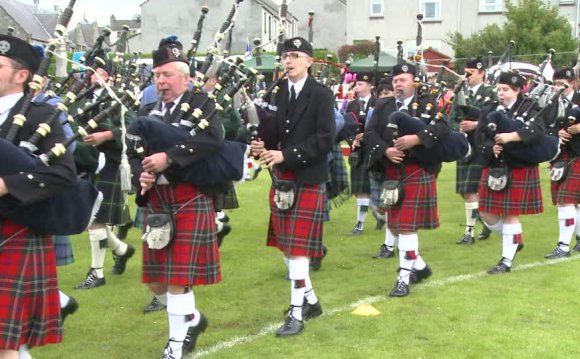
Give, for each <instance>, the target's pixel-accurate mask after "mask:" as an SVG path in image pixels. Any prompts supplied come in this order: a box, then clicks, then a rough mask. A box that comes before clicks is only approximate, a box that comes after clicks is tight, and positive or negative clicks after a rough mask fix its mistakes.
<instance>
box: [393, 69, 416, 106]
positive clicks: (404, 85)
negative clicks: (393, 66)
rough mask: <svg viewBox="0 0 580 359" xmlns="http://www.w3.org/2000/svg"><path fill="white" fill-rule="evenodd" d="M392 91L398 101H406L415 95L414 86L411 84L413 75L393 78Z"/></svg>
mask: <svg viewBox="0 0 580 359" xmlns="http://www.w3.org/2000/svg"><path fill="white" fill-rule="evenodd" d="M393 89H394V91H395V97H396V98H398V99H401V100H402V99H406V98H407V97H411V96H413V95H414V94H415V86H414V82H413V75H411V74H407V73H403V74H399V75H397V76H395V77H393Z"/></svg>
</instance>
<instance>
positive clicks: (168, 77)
mask: <svg viewBox="0 0 580 359" xmlns="http://www.w3.org/2000/svg"><path fill="white" fill-rule="evenodd" d="M153 73H154V74H155V86H156V88H157V94H158V95H159V98H160V99H161V101H163V102H164V103H168V102H170V101H173V100H175V99H176V98H178V97H179V96H181V95H182V94H184V93H185V91H187V86H188V84H189V75H188V74H183V73H181V72H180V71H179V69H178V68H177V63H176V62H169V63H167V64H163V65H160V66H157V67H156V68H155V69H153Z"/></svg>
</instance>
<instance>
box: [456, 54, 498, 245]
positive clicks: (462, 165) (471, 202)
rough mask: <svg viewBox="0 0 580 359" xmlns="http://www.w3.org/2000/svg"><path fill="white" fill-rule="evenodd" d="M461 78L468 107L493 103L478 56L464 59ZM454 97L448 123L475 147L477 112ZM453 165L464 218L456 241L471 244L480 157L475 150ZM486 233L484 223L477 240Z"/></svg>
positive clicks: (475, 212)
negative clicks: (459, 235)
mask: <svg viewBox="0 0 580 359" xmlns="http://www.w3.org/2000/svg"><path fill="white" fill-rule="evenodd" d="M465 77H466V78H467V86H468V88H469V90H468V91H467V96H466V103H467V105H468V106H473V107H475V108H478V109H481V108H482V107H483V106H484V105H485V104H487V103H490V102H497V94H496V93H495V92H494V89H493V87H492V86H490V85H488V84H486V83H485V82H484V81H485V66H484V64H483V61H482V60H481V59H479V58H477V59H474V60H470V61H468V62H467V64H466V65H465ZM457 99H458V97H457V96H456V97H455V98H454V99H453V103H452V107H451V114H450V116H449V123H450V124H451V126H452V127H453V128H454V129H456V130H459V131H461V132H463V133H465V134H467V138H468V140H469V144H470V145H471V147H472V148H475V138H474V133H475V128H476V127H477V117H476V116H477V115H473V114H471V113H470V111H468V109H469V108H470V107H467V108H466V109H462V108H460V107H459V106H458V104H457ZM474 117H475V118H474ZM456 168H457V170H456V177H455V181H456V185H455V192H456V193H458V194H459V195H461V197H463V201H464V205H465V221H466V222H465V223H466V225H465V232H464V233H463V237H461V239H460V240H459V241H458V242H457V244H473V243H475V239H474V236H475V222H476V220H477V218H478V214H477V208H478V207H479V204H478V201H479V199H478V197H477V193H478V192H479V184H480V183H481V172H482V170H483V167H482V165H481V156H480V155H479V154H478V153H473V155H472V156H471V158H467V159H465V160H460V161H457V167H456ZM489 235H490V231H489V229H488V228H487V227H485V225H484V226H483V230H482V232H481V234H480V235H479V236H478V239H487V238H489Z"/></svg>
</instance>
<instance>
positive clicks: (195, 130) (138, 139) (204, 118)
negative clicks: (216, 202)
mask: <svg viewBox="0 0 580 359" xmlns="http://www.w3.org/2000/svg"><path fill="white" fill-rule="evenodd" d="M240 2H241V0H236V2H235V4H234V6H233V8H232V11H231V12H230V14H229V15H228V18H227V19H226V21H225V22H224V24H223V25H222V27H221V28H220V31H219V32H218V34H217V35H216V37H215V38H216V42H215V43H214V44H213V45H214V46H213V47H211V49H210V51H208V55H207V57H206V59H205V61H204V63H203V64H202V66H201V69H200V70H199V71H197V72H196V80H195V81H194V82H193V84H192V85H193V86H192V88H191V89H190V90H189V91H188V92H186V93H185V94H184V95H183V97H182V101H181V103H180V104H179V109H178V110H177V109H176V110H174V112H175V111H177V115H176V116H174V114H172V116H171V117H172V122H171V124H168V123H166V122H164V121H163V120H161V118H160V115H161V113H160V111H159V110H158V109H159V108H160V106H161V102H160V101H159V102H158V103H157V104H156V105H155V107H154V108H153V110H152V111H151V112H150V113H149V116H139V117H137V118H136V119H135V120H134V121H132V123H131V124H130V126H129V127H128V129H127V135H126V138H127V140H128V142H129V143H130V149H129V150H130V151H131V153H132V156H134V157H143V156H146V155H148V154H152V153H159V152H164V151H166V150H167V149H169V148H172V147H174V146H176V145H177V144H179V143H181V142H184V141H186V140H187V139H188V138H190V137H193V136H196V135H197V134H199V133H201V132H202V131H203V130H204V129H206V128H208V127H209V126H210V121H219V119H217V118H216V117H217V114H218V113H219V112H221V111H224V110H225V109H226V108H227V107H228V106H230V105H232V101H233V97H234V96H235V94H236V93H238V91H240V89H241V88H242V87H244V86H246V85H248V84H249V83H251V82H252V81H253V80H254V77H255V75H256V73H257V72H256V71H255V70H254V69H245V71H244V69H243V68H242V60H241V59H237V60H235V62H233V63H229V64H228V65H229V67H228V70H227V71H226V72H225V74H223V75H222V76H221V77H220V78H219V81H218V83H217V84H216V87H215V90H214V91H213V92H212V93H210V94H208V95H207V97H205V99H204V100H203V101H202V103H201V104H199V105H197V106H196V107H195V108H192V107H193V104H194V100H196V98H195V96H194V95H195V94H199V93H201V92H202V87H203V85H204V84H205V82H206V81H207V80H208V76H207V72H211V71H212V69H215V70H216V71H217V69H218V68H219V67H220V61H219V57H220V55H219V51H218V50H217V49H218V48H219V46H220V43H221V40H222V39H223V38H224V37H225V33H226V32H227V31H229V30H231V28H232V22H233V21H234V20H233V19H235V15H236V13H237V11H238V5H239V3H240ZM236 78H237V80H236ZM232 82H233V85H231V86H229V87H228V84H231V83H232ZM211 104H214V106H210V105H211ZM206 108H210V110H209V111H205V112H206V113H204V109H206ZM245 148H246V145H245V144H244V143H241V142H236V141H228V140H224V141H223V142H222V144H221V145H220V147H219V149H218V151H217V152H216V153H214V154H213V155H211V156H209V157H207V158H204V159H201V160H199V161H196V162H195V163H193V164H191V165H189V166H187V167H185V168H180V169H177V168H173V167H169V168H168V169H166V170H165V171H164V174H166V175H168V177H170V179H177V180H179V181H185V182H190V183H192V184H194V185H197V186H202V187H205V186H214V185H220V184H223V183H226V182H229V181H233V180H240V179H241V178H242V176H243V164H244V154H245Z"/></svg>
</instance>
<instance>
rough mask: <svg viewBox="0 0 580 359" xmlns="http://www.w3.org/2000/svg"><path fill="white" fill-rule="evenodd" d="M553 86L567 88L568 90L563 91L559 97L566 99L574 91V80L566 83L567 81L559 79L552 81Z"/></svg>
mask: <svg viewBox="0 0 580 359" xmlns="http://www.w3.org/2000/svg"><path fill="white" fill-rule="evenodd" d="M554 86H556V87H565V86H568V88H566V89H565V90H564V91H562V93H561V94H560V96H562V97H566V96H568V95H569V94H570V93H571V92H573V91H574V80H572V81H568V80H564V79H560V80H554Z"/></svg>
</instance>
